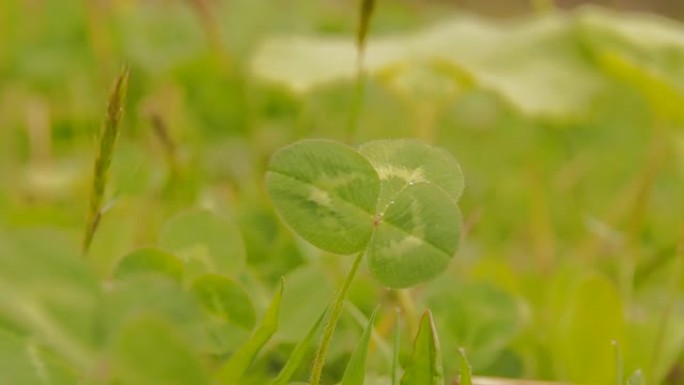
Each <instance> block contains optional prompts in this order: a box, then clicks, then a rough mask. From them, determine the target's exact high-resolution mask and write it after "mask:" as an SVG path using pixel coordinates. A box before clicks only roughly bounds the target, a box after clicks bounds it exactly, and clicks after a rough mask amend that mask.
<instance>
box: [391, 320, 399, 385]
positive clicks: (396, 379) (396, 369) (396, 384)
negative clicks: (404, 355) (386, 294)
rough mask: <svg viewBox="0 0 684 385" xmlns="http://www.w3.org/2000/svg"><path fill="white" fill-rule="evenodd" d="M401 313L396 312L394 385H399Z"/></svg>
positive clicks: (393, 365)
mask: <svg viewBox="0 0 684 385" xmlns="http://www.w3.org/2000/svg"><path fill="white" fill-rule="evenodd" d="M400 321H401V313H400V312H399V309H397V310H396V321H395V322H394V347H393V350H394V351H393V352H392V385H399V349H400V344H401V328H400V326H401V325H400Z"/></svg>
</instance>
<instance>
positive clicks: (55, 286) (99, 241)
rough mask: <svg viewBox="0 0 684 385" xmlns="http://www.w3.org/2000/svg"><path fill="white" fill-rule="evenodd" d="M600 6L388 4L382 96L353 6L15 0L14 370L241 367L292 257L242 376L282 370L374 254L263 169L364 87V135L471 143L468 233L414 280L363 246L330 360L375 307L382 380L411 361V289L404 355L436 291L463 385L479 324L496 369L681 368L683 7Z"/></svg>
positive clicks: (336, 117)
mask: <svg viewBox="0 0 684 385" xmlns="http://www.w3.org/2000/svg"><path fill="white" fill-rule="evenodd" d="M575 3H577V2H574V3H573V2H559V4H557V5H554V4H553V3H552V2H551V1H550V0H546V1H542V0H539V1H536V2H535V1H532V2H530V3H529V4H528V3H526V2H523V1H519V2H504V1H499V2H479V3H478V2H473V1H470V2H466V1H461V2H446V1H398V0H397V1H390V0H379V1H377V4H376V10H375V14H374V15H373V19H372V22H371V28H370V32H369V40H368V45H367V50H366V56H365V87H364V88H363V90H362V99H357V98H358V93H357V92H358V91H357V83H356V60H357V59H356V50H355V48H354V36H355V34H356V28H357V22H358V4H356V2H352V1H332V0H327V1H313V0H292V1H284V0H258V1H257V0H230V1H228V0H226V1H209V0H187V1H181V0H163V1H162V0H158V1H151V0H148V1H143V0H137V1H136V0H110V1H76V0H42V1H37V0H5V1H3V2H1V3H0V384H7V385H20V384H21V385H23V384H27V385H29V384H106V385H118V384H141V385H144V384H179V385H182V384H211V383H219V382H217V381H216V380H212V373H214V370H215V368H216V367H217V366H219V365H220V362H222V361H224V360H225V359H226V358H227V357H230V356H231V355H232V354H233V353H234V352H235V351H236V350H237V349H238V347H239V346H241V344H242V343H243V342H244V341H246V340H247V339H248V337H249V336H250V333H251V332H252V331H253V330H254V328H255V325H257V324H258V323H259V320H260V319H261V318H262V316H263V315H264V313H265V310H266V308H267V306H268V304H269V302H270V299H271V297H272V296H273V295H274V293H276V291H277V288H278V285H279V281H280V279H281V277H283V281H284V292H283V299H282V301H283V302H282V304H281V311H280V315H279V324H278V328H277V331H276V332H275V334H274V335H273V337H272V338H270V339H269V341H268V342H267V343H266V344H265V345H264V346H263V348H262V349H261V352H260V354H259V355H258V356H257V357H256V360H255V361H254V363H253V364H252V366H251V368H250V369H249V371H247V372H246V373H245V375H244V377H243V378H242V379H241V380H240V381H241V382H240V383H241V384H266V383H268V381H270V380H271V379H273V378H275V376H276V375H277V374H278V372H279V371H280V369H281V368H282V367H283V365H284V363H285V362H286V361H287V359H288V358H289V356H290V354H291V352H292V349H293V347H294V346H295V344H296V343H297V342H298V341H300V340H302V339H303V338H304V337H305V335H306V333H307V331H308V330H309V329H310V327H311V325H313V324H314V322H315V321H316V319H317V318H318V316H319V315H320V314H321V312H322V311H323V310H324V309H325V307H326V306H327V304H328V302H329V301H330V298H331V297H332V295H333V294H334V292H335V290H336V288H337V287H338V285H339V284H340V282H341V281H342V279H343V278H344V275H345V274H346V271H347V270H348V269H349V266H350V265H351V262H352V258H351V257H348V256H337V255H332V254H329V253H325V252H322V251H320V250H317V249H315V248H313V247H312V246H310V245H309V244H307V243H306V242H304V241H303V240H301V239H300V238H298V237H296V236H295V235H294V233H293V232H292V231H290V230H289V229H288V228H286V227H285V225H284V224H283V222H282V221H281V220H280V219H279V217H278V216H277V215H276V214H275V212H274V209H273V205H272V203H271V202H270V200H269V199H268V197H267V195H266V193H265V190H264V183H263V178H264V174H265V170H266V166H267V163H268V160H269V156H270V155H271V154H272V153H273V152H274V151H275V150H277V149H279V148H281V147H282V146H284V145H287V144H289V143H292V142H294V141H297V140H299V139H303V138H328V139H334V140H340V141H347V140H348V127H349V121H350V114H352V111H353V108H354V104H355V103H356V102H358V100H361V107H360V110H359V113H358V128H357V130H356V132H355V133H354V134H353V135H352V136H353V137H352V138H351V139H350V143H351V144H358V143H362V142H365V141H368V140H372V139H385V138H406V137H408V138H417V139H420V140H422V141H425V142H427V143H430V144H434V145H436V146H439V147H442V148H445V149H447V150H448V151H449V152H450V153H451V154H453V155H454V157H455V158H456V159H457V160H458V161H459V163H460V165H461V168H462V169H463V172H464V175H465V181H466V188H465V191H464V194H463V197H462V199H461V200H460V208H461V211H462V213H463V234H462V239H461V243H460V247H459V251H458V252H457V254H456V255H455V256H454V258H453V260H452V262H451V264H450V266H449V268H448V270H447V271H446V272H444V273H443V274H442V275H440V276H439V277H438V278H437V279H435V280H433V281H430V282H428V283H425V284H421V285H419V286H416V287H414V288H411V289H408V290H406V291H394V290H389V289H386V288H384V287H382V286H381V285H380V284H378V283H377V282H376V281H374V280H373V279H372V278H371V277H370V275H369V273H368V271H367V269H366V267H365V266H363V265H362V267H361V269H360V272H359V275H358V276H357V278H356V280H355V281H354V283H353V285H352V287H351V290H350V295H349V300H348V302H347V303H346V304H345V308H344V312H343V316H342V319H341V321H340V325H339V328H338V330H337V333H336V335H335V339H334V341H333V345H332V347H331V350H330V353H329V357H328V364H327V366H326V369H325V370H326V371H325V375H324V383H326V384H335V383H338V382H339V381H340V378H341V376H342V372H343V370H344V368H345V366H346V363H347V361H348V360H349V357H350V355H351V352H352V350H353V348H354V346H355V344H356V341H357V340H358V339H359V338H360V336H361V333H362V330H363V328H364V327H365V325H366V323H367V321H368V317H370V314H371V312H372V311H373V309H374V308H375V307H376V306H377V305H380V308H379V311H378V314H377V317H376V323H375V325H376V333H375V334H376V336H375V339H374V341H375V342H374V345H372V346H371V350H370V353H369V360H368V363H367V370H366V371H367V373H368V376H367V380H366V384H370V383H377V384H389V383H390V382H389V381H390V380H389V364H388V361H391V359H390V358H391V354H392V353H391V345H392V339H393V334H392V333H393V332H392V330H393V328H394V326H395V308H399V309H401V315H402V321H401V324H400V327H401V330H402V332H401V341H402V343H401V350H400V353H401V354H400V357H401V360H405V359H407V357H408V356H409V355H410V352H411V345H412V339H413V336H415V331H416V328H417V325H418V322H419V317H420V314H421V313H422V312H423V311H424V310H425V309H428V308H429V309H431V310H432V312H433V314H434V318H435V324H436V327H437V332H438V334H439V337H440V344H441V348H442V355H443V357H444V366H445V375H446V378H447V383H449V384H450V383H452V382H451V381H453V379H454V378H456V377H457V374H458V368H459V365H460V361H459V355H458V351H459V348H461V347H462V348H464V349H465V351H466V352H467V354H468V357H469V359H470V364H471V366H472V369H473V372H474V374H475V375H476V376H487V377H496V378H517V379H536V380H548V381H568V382H571V383H576V384H587V385H601V384H616V383H624V381H626V380H627V379H628V378H629V376H630V375H631V374H632V373H633V372H635V371H636V370H641V371H642V373H643V378H644V383H645V384H648V385H657V384H669V385H676V384H681V383H684V280H682V274H683V273H684V24H682V23H681V22H679V21H677V18H681V17H683V16H684V9H683V7H682V5H680V4H679V2H675V1H672V2H669V3H667V2H648V4H644V3H645V2H636V1H634V2H629V1H622V2H618V1H614V2H604V3H603V5H586V4H585V5H584V6H580V7H576V6H575V5H577V4H575ZM655 11H657V12H660V15H657V14H655V13H650V12H655ZM124 65H127V66H128V67H129V68H130V78H129V82H128V89H127V96H126V99H125V104H124V115H123V118H122V121H121V124H120V133H119V138H118V142H117V143H116V147H115V152H114V154H113V160H112V164H111V170H110V172H109V180H108V182H109V183H108V187H107V190H106V191H107V192H106V195H105V206H106V207H105V208H106V210H105V211H104V212H103V213H102V215H101V218H100V220H99V226H98V229H97V231H96V233H95V235H94V238H93V242H92V245H91V247H90V249H89V251H88V253H87V255H83V253H82V252H81V251H80V247H81V242H82V238H83V234H84V232H85V226H86V225H85V220H86V216H87V211H88V199H89V193H90V183H91V178H92V176H91V174H92V168H93V159H94V157H95V154H96V148H97V145H98V143H97V138H98V135H99V132H100V130H101V127H102V122H103V119H104V117H105V114H106V106H107V100H108V97H109V94H110V91H111V90H112V84H113V82H114V79H115V78H116V77H117V76H118V74H119V73H120V71H121V69H122V67H123V66H124ZM141 250H142V251H141ZM136 252H137V253H141V252H142V253H156V254H155V255H162V256H160V257H159V260H160V261H163V262H159V263H161V264H162V265H163V266H162V267H160V268H159V269H160V271H161V274H133V273H131V271H132V272H135V271H137V270H136V269H140V266H132V267H131V265H127V264H126V263H123V262H122V261H126V260H127V257H129V256H130V255H131V253H136ZM154 258H157V257H154ZM155 260H156V259H155ZM157 267H158V266H157ZM142 269H143V270H145V267H143V268H142ZM206 274H213V276H219V277H223V278H224V281H221V282H223V283H222V284H225V285H226V286H225V287H223V286H221V287H222V289H221V290H223V291H221V290H218V289H217V290H218V291H219V292H220V293H221V294H216V296H217V297H211V296H209V297H211V298H209V299H207V298H208V297H203V296H202V293H203V292H202V290H200V289H198V288H197V285H195V283H196V282H197V281H196V278H197V277H202V276H203V275H206ZM219 280H220V279H219ZM193 282H194V283H193ZM226 282H227V283H226ZM217 285H218V284H217ZM212 295H214V294H212ZM216 298H218V299H216ZM216 301H219V302H220V303H219V304H217V302H216ZM221 301H223V302H221ZM310 350H311V349H310ZM312 356H313V353H312V351H309V352H308V353H307V355H306V356H305V358H304V359H303V363H302V364H301V365H300V367H299V369H298V370H297V371H296V372H295V373H294V376H293V381H306V379H307V373H308V369H309V364H308V362H310V359H311V357H312ZM181 369H182V370H181ZM177 372H178V373H184V374H182V375H179V374H177ZM622 373H624V378H623V379H620V377H621V376H622ZM371 377H372V378H373V381H376V382H371V379H370V378H371ZM502 381H503V380H502ZM502 383H504V384H505V382H502ZM634 384H636V383H634Z"/></svg>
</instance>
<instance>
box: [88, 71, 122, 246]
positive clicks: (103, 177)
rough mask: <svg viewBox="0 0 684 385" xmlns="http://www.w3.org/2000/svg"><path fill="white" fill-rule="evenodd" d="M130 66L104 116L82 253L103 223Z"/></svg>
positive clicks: (114, 92)
mask: <svg viewBox="0 0 684 385" xmlns="http://www.w3.org/2000/svg"><path fill="white" fill-rule="evenodd" d="M128 74H129V68H128V66H124V68H123V70H122V71H121V74H119V77H118V78H117V79H116V83H114V88H113V89H112V92H111V93H110V94H109V104H108V105H107V116H105V120H104V123H103V124H102V131H101V132H100V139H99V147H98V150H97V154H96V155H95V164H94V167H93V182H92V185H91V190H90V197H89V204H88V214H87V215H88V217H87V220H86V228H85V236H84V237H83V253H84V254H86V253H87V252H88V249H89V248H90V244H91V242H92V240H93V235H95V230H97V226H98V224H99V223H100V217H101V215H102V202H103V201H104V193H105V188H106V187H107V179H108V173H109V165H110V164H111V163H112V155H113V154H114V146H115V144H116V138H117V136H118V135H119V121H120V120H121V116H122V115H123V104H124V100H125V96H126V86H127V84H128Z"/></svg>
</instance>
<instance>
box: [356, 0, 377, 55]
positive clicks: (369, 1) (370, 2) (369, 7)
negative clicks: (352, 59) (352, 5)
mask: <svg viewBox="0 0 684 385" xmlns="http://www.w3.org/2000/svg"><path fill="white" fill-rule="evenodd" d="M374 10H375V0H361V12H360V16H361V17H360V20H359V27H358V30H357V34H356V45H357V47H358V50H359V54H360V55H363V51H364V48H365V47H366V38H367V37H368V30H369V29H370V21H371V18H372V17H373V11H374Z"/></svg>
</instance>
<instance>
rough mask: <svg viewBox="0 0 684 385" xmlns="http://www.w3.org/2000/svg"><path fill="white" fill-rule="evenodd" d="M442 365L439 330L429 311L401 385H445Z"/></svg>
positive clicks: (417, 337) (425, 315)
mask: <svg viewBox="0 0 684 385" xmlns="http://www.w3.org/2000/svg"><path fill="white" fill-rule="evenodd" d="M442 365H443V364H442V353H441V350H440V347H439V339H438V337H437V330H436V329H435V323H434V321H433V319H432V313H431V312H430V311H429V310H428V311H427V312H425V314H424V315H423V318H422V319H421V321H420V328H419V329H418V335H417V336H416V340H415V342H414V345H413V354H412V355H411V359H410V360H409V362H408V365H407V366H406V370H405V371H404V376H403V377H402V378H401V385H444V369H443V367H442Z"/></svg>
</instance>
